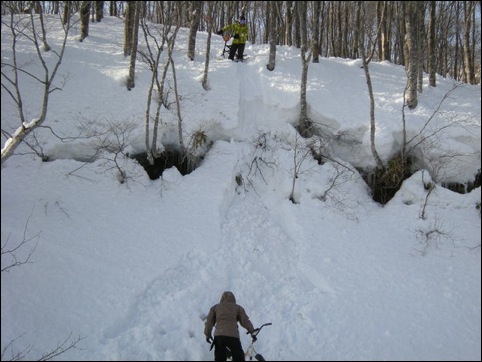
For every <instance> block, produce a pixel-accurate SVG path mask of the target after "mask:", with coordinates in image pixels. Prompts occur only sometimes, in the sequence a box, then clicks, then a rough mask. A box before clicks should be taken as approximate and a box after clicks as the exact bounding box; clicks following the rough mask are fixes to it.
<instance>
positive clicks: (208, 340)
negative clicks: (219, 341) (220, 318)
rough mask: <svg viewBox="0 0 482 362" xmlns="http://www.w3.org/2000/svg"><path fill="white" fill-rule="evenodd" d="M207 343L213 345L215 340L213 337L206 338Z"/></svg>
mask: <svg viewBox="0 0 482 362" xmlns="http://www.w3.org/2000/svg"><path fill="white" fill-rule="evenodd" d="M206 342H208V343H209V344H211V343H213V338H212V337H211V336H206Z"/></svg>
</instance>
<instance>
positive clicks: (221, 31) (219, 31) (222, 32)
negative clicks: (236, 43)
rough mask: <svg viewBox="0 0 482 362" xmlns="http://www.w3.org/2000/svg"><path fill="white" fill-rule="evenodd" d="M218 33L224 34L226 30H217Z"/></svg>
mask: <svg viewBox="0 0 482 362" xmlns="http://www.w3.org/2000/svg"><path fill="white" fill-rule="evenodd" d="M216 34H218V35H223V34H224V31H223V30H222V29H221V30H218V31H217V32H216Z"/></svg>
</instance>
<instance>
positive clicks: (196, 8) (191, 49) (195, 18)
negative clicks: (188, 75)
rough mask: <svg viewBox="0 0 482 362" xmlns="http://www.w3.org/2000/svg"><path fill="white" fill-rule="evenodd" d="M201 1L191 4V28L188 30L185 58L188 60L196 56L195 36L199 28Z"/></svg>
mask: <svg viewBox="0 0 482 362" xmlns="http://www.w3.org/2000/svg"><path fill="white" fill-rule="evenodd" d="M202 5H203V2H202V1H192V2H191V16H192V19H191V27H190V28H189V44H188V48H187V56H188V58H189V59H191V60H194V56H195V54H196V34H197V30H198V27H199V21H200V19H201V10H202Z"/></svg>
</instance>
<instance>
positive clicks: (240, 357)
mask: <svg viewBox="0 0 482 362" xmlns="http://www.w3.org/2000/svg"><path fill="white" fill-rule="evenodd" d="M214 345H215V348H214V360H215V361H226V358H227V357H228V355H227V353H228V351H227V350H226V348H229V350H230V351H231V354H232V356H233V361H244V351H243V347H242V346H241V341H240V340H239V338H236V337H226V336H216V337H214Z"/></svg>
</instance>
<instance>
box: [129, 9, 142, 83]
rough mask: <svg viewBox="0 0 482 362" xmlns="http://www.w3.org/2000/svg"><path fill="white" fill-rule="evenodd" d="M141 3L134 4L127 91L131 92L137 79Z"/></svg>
mask: <svg viewBox="0 0 482 362" xmlns="http://www.w3.org/2000/svg"><path fill="white" fill-rule="evenodd" d="M141 5H142V3H141V2H140V1H135V2H134V5H133V6H134V24H133V28H132V42H131V44H132V49H131V51H130V54H131V57H130V61H129V76H128V77H127V90H129V91H130V90H131V89H132V88H134V87H135V77H136V57H137V44H138V42H139V19H140V12H141Z"/></svg>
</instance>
